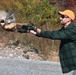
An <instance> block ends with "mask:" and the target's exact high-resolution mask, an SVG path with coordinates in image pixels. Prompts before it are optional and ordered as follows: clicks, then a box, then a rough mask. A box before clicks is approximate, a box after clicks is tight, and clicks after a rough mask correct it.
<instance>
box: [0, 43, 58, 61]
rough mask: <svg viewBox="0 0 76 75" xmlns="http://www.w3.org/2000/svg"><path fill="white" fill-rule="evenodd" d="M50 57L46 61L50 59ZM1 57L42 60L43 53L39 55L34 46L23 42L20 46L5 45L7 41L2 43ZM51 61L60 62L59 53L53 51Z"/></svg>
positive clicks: (0, 47)
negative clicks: (24, 44) (31, 46)
mask: <svg viewBox="0 0 76 75" xmlns="http://www.w3.org/2000/svg"><path fill="white" fill-rule="evenodd" d="M50 57H51V56H49V57H48V59H47V60H46V61H50ZM0 58H19V59H29V60H41V61H43V60H44V59H43V58H42V56H41V55H39V54H38V53H37V52H36V50H35V49H34V48H30V47H25V46H23V45H21V44H19V45H18V46H14V45H5V43H0ZM51 61H55V62H58V61H59V58H58V53H56V52H53V53H52V57H51Z"/></svg>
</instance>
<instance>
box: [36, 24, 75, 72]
mask: <svg viewBox="0 0 76 75" xmlns="http://www.w3.org/2000/svg"><path fill="white" fill-rule="evenodd" d="M36 36H38V37H44V38H50V39H54V40H56V39H57V40H61V44H60V49H59V57H60V63H61V67H62V72H63V73H68V72H70V71H72V70H75V69H76V26H75V25H74V24H73V23H71V24H70V25H69V26H67V27H66V28H64V27H62V28H61V29H60V30H57V31H44V30H42V31H41V33H40V34H36Z"/></svg>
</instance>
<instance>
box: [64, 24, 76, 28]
mask: <svg viewBox="0 0 76 75" xmlns="http://www.w3.org/2000/svg"><path fill="white" fill-rule="evenodd" d="M74 26H75V25H74V23H70V24H69V25H68V26H67V27H63V29H70V28H73V27H74Z"/></svg>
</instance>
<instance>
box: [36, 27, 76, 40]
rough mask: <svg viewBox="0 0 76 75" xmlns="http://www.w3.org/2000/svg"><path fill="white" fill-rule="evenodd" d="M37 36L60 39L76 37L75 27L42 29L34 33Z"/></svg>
mask: <svg viewBox="0 0 76 75" xmlns="http://www.w3.org/2000/svg"><path fill="white" fill-rule="evenodd" d="M36 36H38V37H44V38H50V39H54V40H55V39H56V40H62V39H71V40H72V39H76V27H75V28H73V29H68V30H57V31H44V30H42V31H41V33H39V34H36Z"/></svg>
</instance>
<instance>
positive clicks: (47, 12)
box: [0, 0, 76, 61]
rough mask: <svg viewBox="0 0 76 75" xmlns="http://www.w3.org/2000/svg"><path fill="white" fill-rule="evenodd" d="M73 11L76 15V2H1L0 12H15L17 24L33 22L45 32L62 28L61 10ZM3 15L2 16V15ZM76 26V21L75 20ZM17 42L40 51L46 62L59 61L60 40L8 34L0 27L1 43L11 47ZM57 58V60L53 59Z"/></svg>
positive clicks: (20, 0) (23, 34)
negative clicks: (12, 43)
mask: <svg viewBox="0 0 76 75" xmlns="http://www.w3.org/2000/svg"><path fill="white" fill-rule="evenodd" d="M64 9H71V10H73V11H74V12H75V14H76V1H75V0H1V1H0V11H5V12H11V11H12V12H14V13H15V14H14V16H15V19H16V23H29V22H32V23H33V24H34V25H35V26H36V27H38V28H41V29H44V30H50V31H52V30H57V29H59V28H60V27H61V25H60V22H59V15H58V11H59V10H64ZM0 15H2V14H0ZM75 24H76V20H75ZM10 40H12V41H15V42H18V43H20V44H23V45H24V46H29V47H32V48H35V49H37V50H38V54H40V55H41V56H42V57H43V59H44V60H54V61H59V59H58V51H59V44H60V41H59V40H51V39H46V38H39V37H36V36H34V35H32V34H30V33H22V34H21V33H18V32H16V31H14V32H8V31H5V30H4V29H2V28H1V26H0V43H5V44H6V45H9V41H10ZM53 57H55V58H53Z"/></svg>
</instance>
